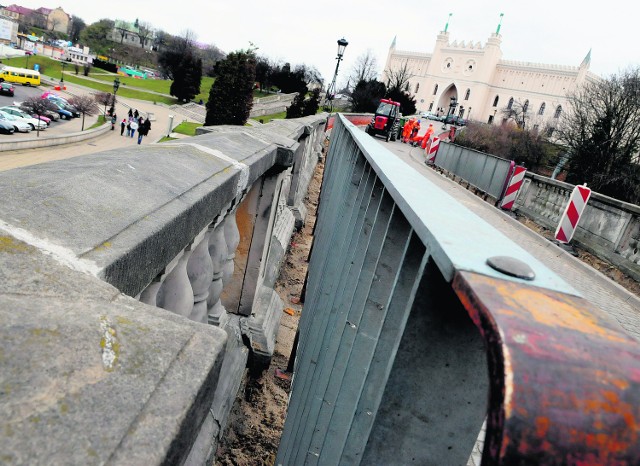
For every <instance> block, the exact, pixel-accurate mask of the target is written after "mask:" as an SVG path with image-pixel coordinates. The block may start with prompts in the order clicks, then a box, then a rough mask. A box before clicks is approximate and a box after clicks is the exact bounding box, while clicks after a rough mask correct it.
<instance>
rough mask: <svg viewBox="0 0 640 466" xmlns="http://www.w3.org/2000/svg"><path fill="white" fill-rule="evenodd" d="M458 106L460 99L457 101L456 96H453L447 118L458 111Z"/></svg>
mask: <svg viewBox="0 0 640 466" xmlns="http://www.w3.org/2000/svg"><path fill="white" fill-rule="evenodd" d="M457 106H458V99H456V97H455V96H451V99H450V101H449V112H448V113H447V116H449V115H453V112H455V111H456V107H457Z"/></svg>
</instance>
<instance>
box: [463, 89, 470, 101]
mask: <svg viewBox="0 0 640 466" xmlns="http://www.w3.org/2000/svg"><path fill="white" fill-rule="evenodd" d="M470 95H471V89H467V92H466V94H465V95H464V100H469V96H470Z"/></svg>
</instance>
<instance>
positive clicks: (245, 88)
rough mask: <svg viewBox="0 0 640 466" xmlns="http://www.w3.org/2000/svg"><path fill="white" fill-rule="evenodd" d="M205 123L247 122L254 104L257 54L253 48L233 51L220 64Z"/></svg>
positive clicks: (239, 123) (227, 123)
mask: <svg viewBox="0 0 640 466" xmlns="http://www.w3.org/2000/svg"><path fill="white" fill-rule="evenodd" d="M217 74H218V77H217V78H216V81H215V82H214V83H213V86H211V91H210V92H209V100H208V102H207V116H206V119H205V125H207V126H209V125H244V124H245V123H246V122H247V120H248V119H249V113H250V112H251V107H252V105H253V87H254V84H255V77H256V56H255V53H254V52H253V51H252V50H239V51H237V52H232V53H230V54H229V55H227V57H226V58H225V59H224V60H222V61H220V62H219V63H218V66H217Z"/></svg>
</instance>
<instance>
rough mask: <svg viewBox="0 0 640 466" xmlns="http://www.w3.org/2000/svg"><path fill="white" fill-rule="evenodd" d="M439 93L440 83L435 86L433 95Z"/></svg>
mask: <svg viewBox="0 0 640 466" xmlns="http://www.w3.org/2000/svg"><path fill="white" fill-rule="evenodd" d="M437 93H438V85H437V84H436V85H435V87H434V88H433V95H436V94H437Z"/></svg>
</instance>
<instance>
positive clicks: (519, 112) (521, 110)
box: [500, 100, 531, 129]
mask: <svg viewBox="0 0 640 466" xmlns="http://www.w3.org/2000/svg"><path fill="white" fill-rule="evenodd" d="M500 114H501V115H502V117H503V118H504V119H505V120H507V121H508V120H512V121H514V122H515V123H516V126H517V127H518V128H520V129H525V127H526V126H527V122H528V121H529V119H530V118H531V112H529V101H528V100H525V101H524V102H522V101H521V100H515V101H513V102H511V101H510V102H509V105H507V106H506V107H504V108H503V109H502V110H500Z"/></svg>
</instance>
